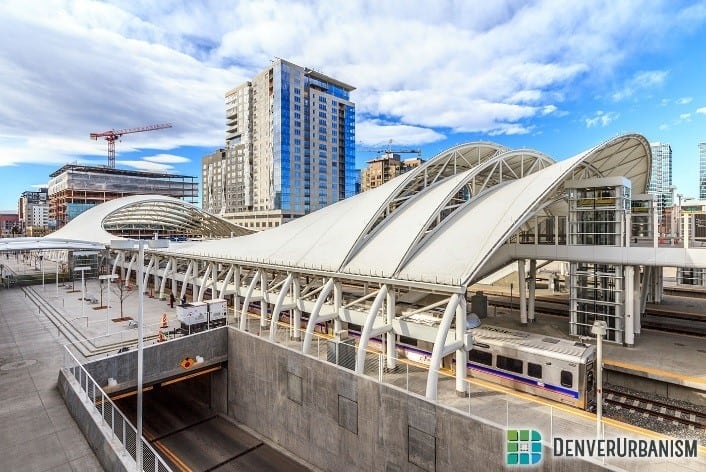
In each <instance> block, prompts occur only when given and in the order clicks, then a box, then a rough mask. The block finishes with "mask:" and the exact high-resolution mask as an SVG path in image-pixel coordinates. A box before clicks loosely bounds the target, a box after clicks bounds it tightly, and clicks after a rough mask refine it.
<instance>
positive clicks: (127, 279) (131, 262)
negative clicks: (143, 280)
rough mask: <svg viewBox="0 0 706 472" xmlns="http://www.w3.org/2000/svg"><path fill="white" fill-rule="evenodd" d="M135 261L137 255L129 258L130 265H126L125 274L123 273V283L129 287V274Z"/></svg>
mask: <svg viewBox="0 0 706 472" xmlns="http://www.w3.org/2000/svg"><path fill="white" fill-rule="evenodd" d="M136 261H137V254H135V253H133V254H132V257H130V263H128V265H127V272H125V283H126V284H128V285H130V272H131V271H132V266H133V264H135V262H136ZM135 283H136V284H138V283H140V282H139V281H138V280H136V281H135Z"/></svg>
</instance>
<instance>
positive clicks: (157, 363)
mask: <svg viewBox="0 0 706 472" xmlns="http://www.w3.org/2000/svg"><path fill="white" fill-rule="evenodd" d="M226 331H227V328H225V327H222V328H217V329H212V330H209V331H204V332H202V333H198V334H194V335H191V336H184V337H182V338H176V339H173V340H171V341H166V342H163V343H159V344H154V345H151V346H146V347H145V348H144V351H143V356H144V358H143V359H144V370H143V382H144V384H149V383H150V382H154V381H159V380H164V379H168V378H169V377H173V376H177V375H180V374H184V373H187V369H184V368H183V367H181V365H180V362H181V361H182V359H184V357H186V356H189V357H193V358H194V359H195V358H196V356H201V357H203V358H204V362H203V364H198V365H196V366H195V367H196V368H202V367H206V366H209V365H213V364H218V363H220V362H223V361H226V360H227V359H228V351H227V349H228V344H227V342H226V340H227V337H228V336H227V332H226ZM85 368H86V370H87V371H88V372H89V373H90V374H91V376H92V377H93V378H94V379H95V380H96V382H97V383H98V385H100V386H101V387H102V388H103V390H105V391H106V392H111V391H119V390H125V389H128V388H134V387H135V385H136V384H137V350H136V349H133V350H131V351H128V352H124V353H122V354H117V355H115V356H111V357H107V358H105V359H99V360H96V361H92V362H89V363H87V364H86V365H85ZM192 369H193V367H192ZM110 377H112V378H114V379H115V380H116V381H117V382H118V384H117V385H116V386H114V387H108V378H110Z"/></svg>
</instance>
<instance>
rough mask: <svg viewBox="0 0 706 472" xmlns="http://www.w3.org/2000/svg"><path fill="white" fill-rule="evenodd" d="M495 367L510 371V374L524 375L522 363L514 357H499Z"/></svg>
mask: <svg viewBox="0 0 706 472" xmlns="http://www.w3.org/2000/svg"><path fill="white" fill-rule="evenodd" d="M495 366H496V367H497V368H498V369H503V370H509V371H510V372H517V373H518V374H521V373H522V361H521V360H519V359H513V358H512V357H505V356H497V358H496V360H495Z"/></svg>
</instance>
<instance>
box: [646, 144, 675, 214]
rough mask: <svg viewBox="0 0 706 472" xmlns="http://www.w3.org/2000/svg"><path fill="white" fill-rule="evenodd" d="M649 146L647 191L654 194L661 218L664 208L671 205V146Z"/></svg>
mask: <svg viewBox="0 0 706 472" xmlns="http://www.w3.org/2000/svg"><path fill="white" fill-rule="evenodd" d="M650 147H651V149H652V169H651V173H650V184H649V188H648V193H650V194H652V195H654V196H655V200H656V201H657V214H658V215H659V216H658V217H659V218H660V220H661V218H662V214H663V210H664V208H667V207H670V206H672V188H671V187H672V147H671V146H670V145H669V144H667V143H650Z"/></svg>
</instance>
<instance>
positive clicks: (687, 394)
mask: <svg viewBox="0 0 706 472" xmlns="http://www.w3.org/2000/svg"><path fill="white" fill-rule="evenodd" d="M603 373H604V375H605V381H606V382H607V383H610V384H612V385H619V386H621V387H626V388H630V389H632V390H637V391H639V392H647V393H654V394H655V395H660V396H662V397H665V398H671V399H672V400H681V401H685V402H689V403H693V404H695V405H704V404H706V391H704V390H697V389H695V388H691V387H689V386H685V385H679V384H676V383H671V382H666V381H664V380H659V379H650V378H648V377H644V376H642V375H633V374H630V373H627V372H620V371H618V370H614V369H611V368H604V369H603Z"/></svg>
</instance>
